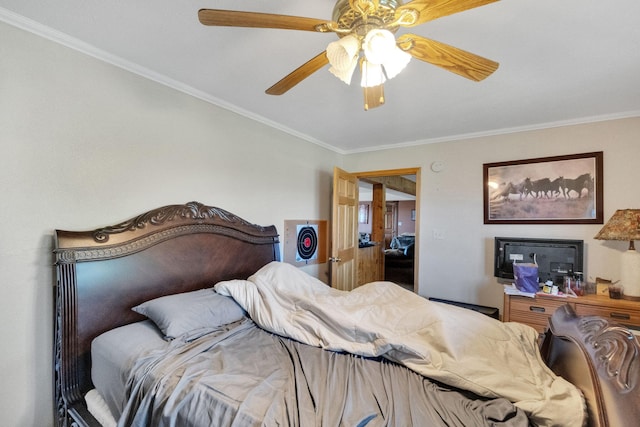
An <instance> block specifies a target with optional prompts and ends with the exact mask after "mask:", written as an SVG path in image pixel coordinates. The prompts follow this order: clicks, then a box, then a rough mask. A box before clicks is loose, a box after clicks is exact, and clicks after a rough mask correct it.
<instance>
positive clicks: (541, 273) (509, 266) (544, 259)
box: [493, 237, 584, 285]
mask: <svg viewBox="0 0 640 427" xmlns="http://www.w3.org/2000/svg"><path fill="white" fill-rule="evenodd" d="M583 258H584V241H582V240H565V239H533V238H519V237H496V238H495V251H494V271H493V274H494V276H495V277H497V278H498V279H499V281H501V282H506V281H510V280H513V263H514V261H515V262H517V263H530V262H534V261H535V262H536V263H537V264H538V278H539V281H540V283H544V282H546V281H547V280H552V281H553V283H554V284H557V285H562V283H563V280H564V276H566V275H572V274H575V273H584V270H583ZM583 277H584V276H583ZM500 279H503V280H500Z"/></svg>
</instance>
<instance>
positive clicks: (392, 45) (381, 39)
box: [362, 29, 411, 79]
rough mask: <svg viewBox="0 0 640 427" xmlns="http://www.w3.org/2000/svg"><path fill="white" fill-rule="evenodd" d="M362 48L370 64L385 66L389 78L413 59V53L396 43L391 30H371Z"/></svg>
mask: <svg viewBox="0 0 640 427" xmlns="http://www.w3.org/2000/svg"><path fill="white" fill-rule="evenodd" d="M362 50H363V51H364V55H365V58H366V59H367V61H368V62H369V63H370V64H375V65H382V66H383V67H384V72H385V74H386V77H387V78H388V79H392V78H394V77H395V76H397V75H398V74H399V73H400V71H402V70H404V68H405V67H406V66H407V64H409V61H410V60H411V55H410V54H408V53H407V52H405V51H403V50H402V49H400V48H399V47H398V46H397V45H396V38H395V37H394V35H393V33H391V31H389V30H383V29H374V30H371V31H369V32H368V33H367V35H366V36H365V38H364V41H363V42H362Z"/></svg>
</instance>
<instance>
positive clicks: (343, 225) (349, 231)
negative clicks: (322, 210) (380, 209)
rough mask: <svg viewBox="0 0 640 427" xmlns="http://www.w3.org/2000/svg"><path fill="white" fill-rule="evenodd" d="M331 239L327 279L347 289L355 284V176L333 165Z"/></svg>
mask: <svg viewBox="0 0 640 427" xmlns="http://www.w3.org/2000/svg"><path fill="white" fill-rule="evenodd" d="M331 229H332V232H331V234H332V236H331V237H332V239H331V258H330V259H329V261H330V263H331V267H330V276H329V283H330V285H331V287H333V288H336V289H340V290H343V291H350V290H352V289H354V288H355V287H356V272H357V260H356V256H357V250H358V178H357V177H356V176H355V175H353V174H350V173H349V172H346V171H344V170H342V169H340V168H334V169H333V204H332V227H331Z"/></svg>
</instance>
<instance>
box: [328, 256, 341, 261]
mask: <svg viewBox="0 0 640 427" xmlns="http://www.w3.org/2000/svg"><path fill="white" fill-rule="evenodd" d="M329 261H330V262H342V260H341V259H340V258H334V257H330V258H329Z"/></svg>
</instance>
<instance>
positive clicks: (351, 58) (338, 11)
mask: <svg viewBox="0 0 640 427" xmlns="http://www.w3.org/2000/svg"><path fill="white" fill-rule="evenodd" d="M496 1H499V0H413V1H409V2H408V3H406V4H403V2H402V1H401V0H338V1H337V2H336V4H335V6H334V8H333V15H332V19H333V20H332V21H323V20H321V19H314V18H305V17H298V16H288V15H276V14H269V13H258V12H241V11H232V10H217V9H201V10H200V11H199V12H198V17H199V19H200V22H201V23H202V24H203V25H210V26H227V27H251V28H275V29H287V30H301V31H313V32H320V33H327V32H332V33H335V34H337V35H338V37H339V39H338V40H337V41H334V42H331V43H329V44H328V46H327V48H326V50H325V51H324V52H322V53H320V54H319V55H316V56H315V57H314V58H312V59H311V60H309V61H307V62H306V63H304V64H303V65H302V66H300V67H298V68H297V69H295V70H294V71H292V72H291V73H289V74H288V75H287V76H285V77H284V78H283V79H282V80H280V81H279V82H278V83H276V84H275V85H273V86H272V87H270V88H269V89H267V91H266V93H267V94H270V95H281V94H283V93H285V92H287V91H288V90H289V89H291V88H293V87H294V86H295V85H297V84H298V83H300V82H301V81H302V80H304V79H306V78H307V77H309V76H310V75H311V74H313V73H315V72H316V71H318V70H319V69H321V68H323V67H324V66H325V65H327V64H329V65H330V68H329V72H331V74H333V75H334V76H336V77H337V78H339V79H340V80H342V81H343V82H345V83H347V84H350V83H351V80H352V77H353V73H354V71H355V68H356V66H357V64H358V59H360V69H361V73H362V77H361V80H360V84H361V86H362V87H363V88H364V98H365V110H368V109H370V108H375V107H378V106H380V105H382V104H383V103H384V88H383V85H384V82H385V81H386V80H387V79H391V78H394V77H395V76H397V75H398V74H399V73H400V72H401V71H402V70H403V69H404V68H405V67H406V66H407V65H408V63H409V61H410V60H411V58H412V57H413V58H416V59H419V60H421V61H424V62H428V63H430V64H433V65H436V66H438V67H441V68H443V69H445V70H447V71H450V72H453V73H456V74H458V75H460V76H462V77H465V78H468V79H470V80H474V81H480V80H483V79H485V78H487V77H488V76H489V75H491V74H492V73H493V72H494V71H495V70H496V69H497V68H498V63H497V62H494V61H491V60H489V59H486V58H483V57H481V56H478V55H475V54H473V53H470V52H466V51H464V50H461V49H458V48H455V47H453V46H449V45H446V44H444V43H441V42H437V41H435V40H430V39H427V38H425V37H422V36H418V35H415V34H403V35H401V36H399V37H398V38H397V40H396V37H395V35H394V34H395V33H396V32H397V31H398V29H399V28H400V27H413V26H416V25H420V24H423V23H425V22H428V21H432V20H434V19H438V18H441V17H443V16H448V15H452V14H454V13H458V12H462V11H465V10H468V9H472V8H475V7H479V6H484V5H487V4H490V3H494V2H496ZM361 52H362V57H361V56H360V53H361Z"/></svg>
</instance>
